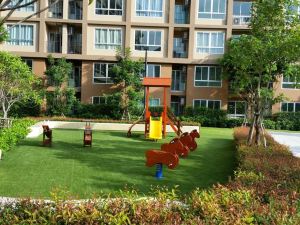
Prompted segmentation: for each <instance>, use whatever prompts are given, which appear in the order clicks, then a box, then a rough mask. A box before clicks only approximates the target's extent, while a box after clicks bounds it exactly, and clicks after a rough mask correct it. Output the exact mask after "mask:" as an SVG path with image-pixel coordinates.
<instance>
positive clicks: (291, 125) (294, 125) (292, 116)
mask: <svg viewBox="0 0 300 225" xmlns="http://www.w3.org/2000/svg"><path fill="white" fill-rule="evenodd" d="M272 120H273V121H275V129H277V130H293V131H300V112H297V113H286V112H285V113H277V114H275V115H274V116H273V118H272Z"/></svg>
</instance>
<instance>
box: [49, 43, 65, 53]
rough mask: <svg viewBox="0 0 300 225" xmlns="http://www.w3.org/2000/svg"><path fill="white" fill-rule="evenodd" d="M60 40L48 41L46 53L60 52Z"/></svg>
mask: <svg viewBox="0 0 300 225" xmlns="http://www.w3.org/2000/svg"><path fill="white" fill-rule="evenodd" d="M61 50H62V42H61V41H48V53H61Z"/></svg>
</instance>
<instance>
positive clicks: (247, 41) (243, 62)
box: [220, 0, 300, 145]
mask: <svg viewBox="0 0 300 225" xmlns="http://www.w3.org/2000/svg"><path fill="white" fill-rule="evenodd" d="M295 4H296V5H299V3H296V2H295V1H291V0H278V1H270V0H261V1H254V2H253V7H252V17H251V22H250V28H251V30H250V32H249V34H247V35H242V36H241V38H239V39H236V40H232V41H229V42H228V43H227V44H228V51H227V52H226V53H225V54H224V57H223V59H222V60H221V62H220V63H221V65H222V66H223V69H224V74H225V77H226V78H227V79H228V80H229V81H230V82H231V87H232V89H233V91H234V93H235V94H237V95H240V96H241V97H243V98H245V99H246V101H247V103H248V106H249V107H250V108H251V112H253V114H252V115H251V118H253V120H252V123H253V124H255V126H252V127H255V128H256V133H257V134H258V135H256V140H255V143H256V144H258V145H259V144H260V133H261V129H260V127H261V126H260V124H261V123H262V120H263V117H264V114H265V112H266V110H267V109H268V105H269V104H270V103H271V104H274V103H276V102H280V101H282V100H283V95H282V94H281V95H278V96H276V95H275V91H274V89H273V88H270V83H273V82H276V81H277V80H278V78H279V77H280V76H282V74H285V73H287V74H288V76H290V77H294V76H299V73H300V72H299V71H300V67H299V66H295V64H296V63H297V62H298V61H299V59H300V45H298V43H299V42H300V28H299V25H298V24H299V22H300V20H299V16H298V15H297V14H296V13H297V12H296V11H294V10H292V8H291V6H292V5H295ZM291 71H292V73H291ZM250 133H251V134H253V132H252V130H251V132H250ZM250 133H249V134H250ZM248 141H249V143H252V135H250V138H249V139H248Z"/></svg>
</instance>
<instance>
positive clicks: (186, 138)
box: [146, 130, 200, 179]
mask: <svg viewBox="0 0 300 225" xmlns="http://www.w3.org/2000/svg"><path fill="white" fill-rule="evenodd" d="M196 138H200V134H199V132H198V131H197V130H193V131H191V132H190V133H187V132H186V133H183V134H182V135H181V137H180V138H174V139H173V140H172V141H170V143H168V144H162V145H161V150H152V149H151V150H148V151H146V166H148V167H152V166H154V165H157V166H156V178H157V179H161V178H162V175H163V174H162V168H163V165H166V166H167V167H168V168H169V169H174V168H175V167H177V166H178V164H179V157H180V156H181V157H186V156H188V154H189V152H190V150H192V151H194V150H195V149H196V148H197V142H196V140H195V139H196Z"/></svg>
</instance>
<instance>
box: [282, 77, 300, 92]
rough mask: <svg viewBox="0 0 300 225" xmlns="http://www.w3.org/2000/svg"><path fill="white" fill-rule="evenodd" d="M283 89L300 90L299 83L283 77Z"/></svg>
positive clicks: (293, 79)
mask: <svg viewBox="0 0 300 225" xmlns="http://www.w3.org/2000/svg"><path fill="white" fill-rule="evenodd" d="M282 88H289V89H300V87H299V83H298V82H297V81H296V79H295V78H292V77H287V76H283V78H282Z"/></svg>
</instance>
